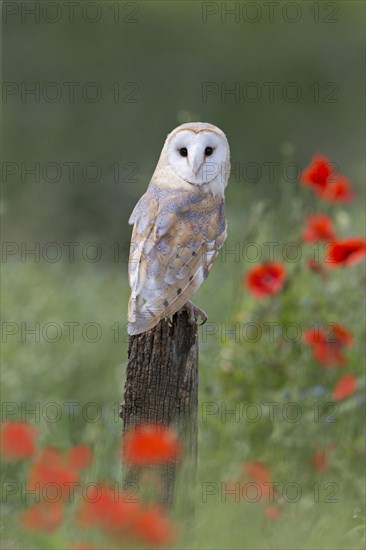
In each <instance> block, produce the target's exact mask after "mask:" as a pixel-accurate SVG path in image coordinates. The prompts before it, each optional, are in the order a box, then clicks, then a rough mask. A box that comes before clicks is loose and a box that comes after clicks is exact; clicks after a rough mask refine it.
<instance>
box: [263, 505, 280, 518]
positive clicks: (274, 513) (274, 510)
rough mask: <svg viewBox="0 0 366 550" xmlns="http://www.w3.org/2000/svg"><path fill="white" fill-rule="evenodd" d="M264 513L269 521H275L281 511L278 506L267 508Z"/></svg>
mask: <svg viewBox="0 0 366 550" xmlns="http://www.w3.org/2000/svg"><path fill="white" fill-rule="evenodd" d="M264 513H265V515H266V516H267V518H269V519H277V518H278V517H279V516H280V515H281V510H280V508H279V507H278V506H267V507H266V508H265V510H264Z"/></svg>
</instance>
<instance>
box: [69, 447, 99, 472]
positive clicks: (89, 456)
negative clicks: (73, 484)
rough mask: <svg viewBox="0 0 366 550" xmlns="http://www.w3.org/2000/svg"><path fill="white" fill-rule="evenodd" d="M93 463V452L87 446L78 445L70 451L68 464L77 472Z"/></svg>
mask: <svg viewBox="0 0 366 550" xmlns="http://www.w3.org/2000/svg"><path fill="white" fill-rule="evenodd" d="M92 461H93V451H92V450H91V448H90V447H88V446H87V445H77V446H76V447H72V448H71V449H69V452H68V455H67V462H68V464H69V466H70V467H71V468H73V469H75V470H81V469H83V468H87V467H88V466H90V465H91V463H92Z"/></svg>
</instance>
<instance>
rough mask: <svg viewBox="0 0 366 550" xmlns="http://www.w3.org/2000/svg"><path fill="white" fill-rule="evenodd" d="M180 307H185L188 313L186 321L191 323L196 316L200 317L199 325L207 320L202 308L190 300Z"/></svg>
mask: <svg viewBox="0 0 366 550" xmlns="http://www.w3.org/2000/svg"><path fill="white" fill-rule="evenodd" d="M182 309H185V310H186V312H187V313H188V321H189V323H190V324H191V325H193V324H194V323H196V321H197V319H198V317H201V319H202V323H200V324H199V326H201V325H204V324H205V322H206V321H207V315H206V313H205V312H204V311H203V309H201V308H199V307H197V306H195V305H194V303H193V302H191V301H188V302H187V303H186V304H184V306H183V308H182Z"/></svg>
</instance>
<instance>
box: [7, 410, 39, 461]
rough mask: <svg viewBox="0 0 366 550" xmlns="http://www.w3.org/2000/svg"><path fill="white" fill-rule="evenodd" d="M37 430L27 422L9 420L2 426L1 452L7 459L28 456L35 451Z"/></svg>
mask: <svg viewBox="0 0 366 550" xmlns="http://www.w3.org/2000/svg"><path fill="white" fill-rule="evenodd" d="M36 435H37V431H36V429H35V427H34V426H32V425H31V424H27V423H26V422H16V421H13V420H9V421H8V422H5V423H4V424H3V426H2V428H1V452H2V455H3V457H4V458H6V459H7V460H19V459H21V458H28V457H30V456H32V455H33V454H34V452H35V443H34V441H35V438H36Z"/></svg>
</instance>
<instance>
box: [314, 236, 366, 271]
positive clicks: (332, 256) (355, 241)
mask: <svg viewBox="0 0 366 550" xmlns="http://www.w3.org/2000/svg"><path fill="white" fill-rule="evenodd" d="M365 255H366V241H365V239H364V238H363V237H350V238H348V239H342V240H337V241H335V242H332V243H329V245H328V247H327V255H326V257H325V260H324V263H325V265H326V266H327V267H330V268H334V267H339V266H340V265H352V264H356V263H357V262H360V261H361V260H362V259H363V258H364V256H365Z"/></svg>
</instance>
